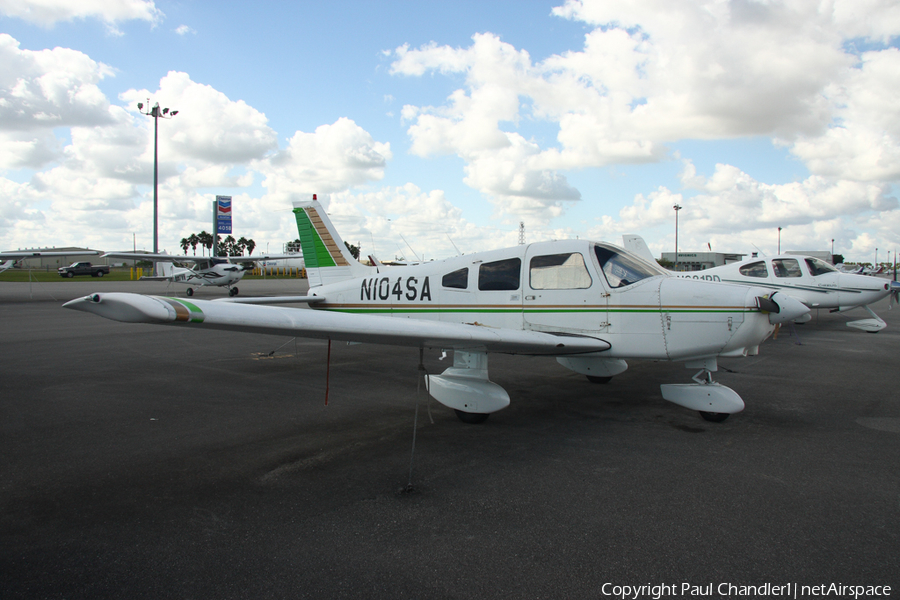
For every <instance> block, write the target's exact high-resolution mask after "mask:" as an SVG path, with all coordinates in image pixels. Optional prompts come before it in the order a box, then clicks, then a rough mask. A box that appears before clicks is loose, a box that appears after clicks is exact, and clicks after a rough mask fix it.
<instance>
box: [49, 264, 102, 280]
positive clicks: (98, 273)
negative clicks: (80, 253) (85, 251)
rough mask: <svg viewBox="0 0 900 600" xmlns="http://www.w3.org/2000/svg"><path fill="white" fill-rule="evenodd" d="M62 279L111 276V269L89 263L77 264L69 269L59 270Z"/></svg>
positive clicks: (61, 268) (62, 268)
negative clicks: (82, 276)
mask: <svg viewBox="0 0 900 600" xmlns="http://www.w3.org/2000/svg"><path fill="white" fill-rule="evenodd" d="M57 271H59V276H60V277H75V276H76V275H90V276H91V277H103V276H104V275H109V267H108V266H106V265H92V264H91V263H89V262H75V263H72V264H71V265H69V266H68V267H60V268H59V269H57Z"/></svg>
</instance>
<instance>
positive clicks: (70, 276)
mask: <svg viewBox="0 0 900 600" xmlns="http://www.w3.org/2000/svg"><path fill="white" fill-rule="evenodd" d="M66 277H69V278H72V277H75V273H73V272H72V271H69V272H68V273H66Z"/></svg>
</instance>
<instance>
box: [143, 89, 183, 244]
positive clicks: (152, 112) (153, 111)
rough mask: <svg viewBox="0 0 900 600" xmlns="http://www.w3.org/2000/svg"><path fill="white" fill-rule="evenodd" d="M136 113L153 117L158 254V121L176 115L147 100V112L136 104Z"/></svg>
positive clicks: (155, 224)
mask: <svg viewBox="0 0 900 600" xmlns="http://www.w3.org/2000/svg"><path fill="white" fill-rule="evenodd" d="M137 107H138V111H140V113H141V114H142V115H147V116H148V117H153V253H154V254H156V253H158V252H159V228H158V223H159V191H158V185H159V119H160V117H162V118H163V119H171V118H172V117H174V116H175V115H177V114H178V111H177V110H173V111H172V112H169V109H168V108H164V109H162V111H160V110H159V102H157V103H156V104H154V105H153V106H150V99H149V98H148V99H147V111H146V112H144V103H143V102H138V105H137Z"/></svg>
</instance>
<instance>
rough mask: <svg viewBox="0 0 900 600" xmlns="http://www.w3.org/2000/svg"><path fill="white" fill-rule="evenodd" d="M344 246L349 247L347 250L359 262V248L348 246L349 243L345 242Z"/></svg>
mask: <svg viewBox="0 0 900 600" xmlns="http://www.w3.org/2000/svg"><path fill="white" fill-rule="evenodd" d="M344 245H345V246H347V250H349V251H350V254H352V255H353V258H355V259H356V260H359V246H357V245H355V244H353V245H351V244H348V243H347V242H344Z"/></svg>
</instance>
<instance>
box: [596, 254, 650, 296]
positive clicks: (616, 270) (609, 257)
mask: <svg viewBox="0 0 900 600" xmlns="http://www.w3.org/2000/svg"><path fill="white" fill-rule="evenodd" d="M594 252H595V253H596V255H597V261H598V262H599V263H600V269H601V270H602V271H603V274H604V275H605V276H606V281H607V282H609V287H611V288H620V287H625V286H626V285H631V284H632V283H637V282H638V281H640V280H642V279H647V278H648V277H655V276H657V275H663V274H664V273H665V272H664V271H663V270H662V268H661V267H656V266H654V265H651V264H650V263H647V262H644V261H643V260H640V259H639V258H636V257H634V256H631V255H629V254H625V253H623V252H621V251H619V250H617V249H615V248H612V247H609V246H605V245H603V244H595V245H594Z"/></svg>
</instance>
